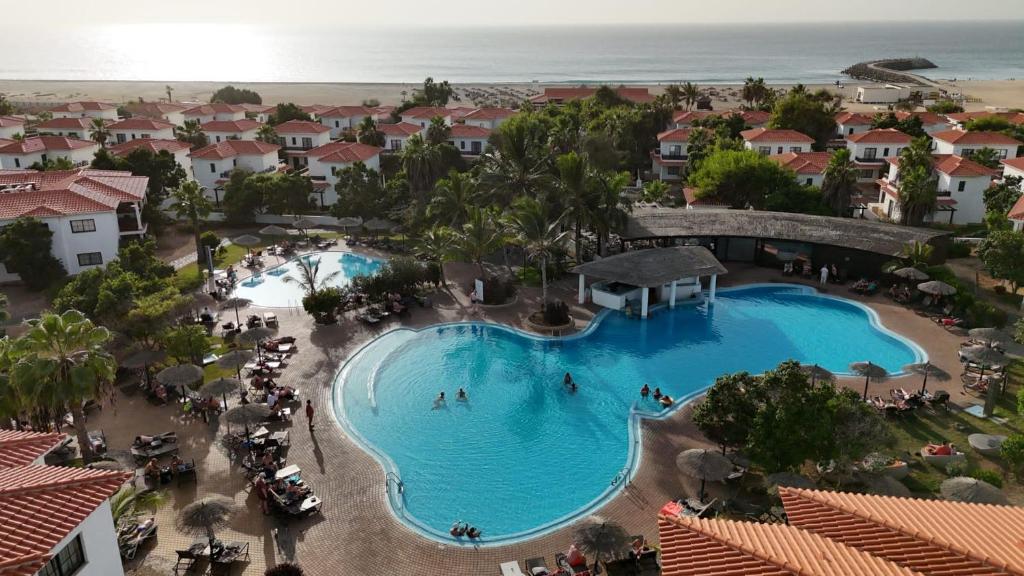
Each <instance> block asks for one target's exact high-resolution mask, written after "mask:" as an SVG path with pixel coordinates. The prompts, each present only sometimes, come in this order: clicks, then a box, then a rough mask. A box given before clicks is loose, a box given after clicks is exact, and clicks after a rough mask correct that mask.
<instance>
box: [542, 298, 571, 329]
mask: <svg viewBox="0 0 1024 576" xmlns="http://www.w3.org/2000/svg"><path fill="white" fill-rule="evenodd" d="M544 323H545V324H547V325H548V326H562V325H565V324H568V323H569V305H568V304H566V303H565V302H563V301H562V300H549V301H548V303H547V305H546V306H544Z"/></svg>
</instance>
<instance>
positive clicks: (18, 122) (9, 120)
mask: <svg viewBox="0 0 1024 576" xmlns="http://www.w3.org/2000/svg"><path fill="white" fill-rule="evenodd" d="M24 125H25V119H24V118H18V117H17V116H0V128H10V127H12V126H24Z"/></svg>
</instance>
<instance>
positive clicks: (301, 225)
mask: <svg viewBox="0 0 1024 576" xmlns="http://www.w3.org/2000/svg"><path fill="white" fill-rule="evenodd" d="M314 226H316V222H313V221H312V220H311V219H309V218H299V219H297V220H295V221H294V222H292V228H295V229H296V230H298V231H299V232H302V235H303V236H305V235H306V230H309V229H310V228H312V227H314Z"/></svg>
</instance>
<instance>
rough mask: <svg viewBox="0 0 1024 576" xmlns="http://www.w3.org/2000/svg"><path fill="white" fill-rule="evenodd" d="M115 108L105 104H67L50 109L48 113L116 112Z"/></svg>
mask: <svg viewBox="0 0 1024 576" xmlns="http://www.w3.org/2000/svg"><path fill="white" fill-rule="evenodd" d="M116 109H117V106H114V105H113V104H107V103H106V102H68V103H66V104H61V105H59V106H55V107H53V108H50V112H85V111H91V112H95V111H98V110H116Z"/></svg>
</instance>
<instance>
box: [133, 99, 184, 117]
mask: <svg viewBox="0 0 1024 576" xmlns="http://www.w3.org/2000/svg"><path fill="white" fill-rule="evenodd" d="M125 108H127V109H128V111H129V112H131V113H132V114H134V115H135V116H148V117H151V118H160V117H162V116H163V115H164V114H173V113H177V112H184V111H185V110H188V109H189V108H192V106H187V105H185V104H175V103H173V102H129V103H128V104H125Z"/></svg>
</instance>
